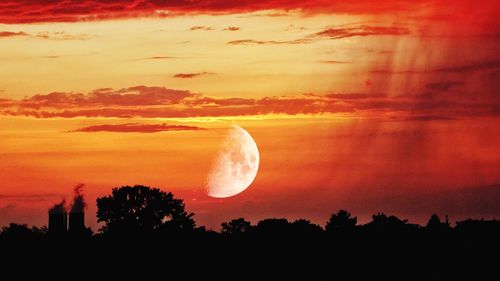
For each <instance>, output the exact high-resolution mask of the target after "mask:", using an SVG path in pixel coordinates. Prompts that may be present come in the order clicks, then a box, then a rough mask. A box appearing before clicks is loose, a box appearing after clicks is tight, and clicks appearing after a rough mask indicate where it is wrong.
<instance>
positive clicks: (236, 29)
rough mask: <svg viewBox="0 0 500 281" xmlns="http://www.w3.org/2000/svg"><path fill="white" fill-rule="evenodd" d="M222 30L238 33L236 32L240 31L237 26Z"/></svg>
mask: <svg viewBox="0 0 500 281" xmlns="http://www.w3.org/2000/svg"><path fill="white" fill-rule="evenodd" d="M224 30H225V31H238V30H240V28H239V27H237V26H228V27H226V28H224Z"/></svg>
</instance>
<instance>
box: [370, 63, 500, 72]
mask: <svg viewBox="0 0 500 281" xmlns="http://www.w3.org/2000/svg"><path fill="white" fill-rule="evenodd" d="M490 70H491V71H494V70H500V61H499V60H481V61H476V62H471V63H466V64H462V65H452V66H441V67H435V68H430V69H407V70H387V69H379V70H374V71H371V72H370V73H372V74H433V73H455V74H464V73H470V72H478V71H490Z"/></svg>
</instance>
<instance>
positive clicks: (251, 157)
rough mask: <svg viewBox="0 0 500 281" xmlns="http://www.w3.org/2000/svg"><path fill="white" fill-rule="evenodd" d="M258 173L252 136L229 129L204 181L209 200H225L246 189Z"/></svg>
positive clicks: (244, 131) (255, 148) (235, 126)
mask: <svg viewBox="0 0 500 281" xmlns="http://www.w3.org/2000/svg"><path fill="white" fill-rule="evenodd" d="M258 170H259V149H258V148H257V144H256V143H255V141H254V140H253V138H252V136H251V135H250V134H249V133H248V132H247V131H246V130H245V129H243V128H241V127H240V126H237V125H233V126H232V127H231V129H230V130H229V133H228V135H227V137H226V139H225V141H224V143H223V146H222V148H221V149H220V151H219V153H218V156H217V158H216V161H214V164H213V165H212V169H211V171H210V174H209V176H208V180H207V194H208V196H210V197H215V198H226V197H231V196H234V195H236V194H238V193H241V192H242V191H243V190H245V189H247V188H248V186H250V184H251V183H252V182H253V180H254V179H255V177H256V176H257V171H258Z"/></svg>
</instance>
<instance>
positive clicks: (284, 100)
mask: <svg viewBox="0 0 500 281" xmlns="http://www.w3.org/2000/svg"><path fill="white" fill-rule="evenodd" d="M444 82H446V81H444ZM435 93H437V92H435V91H434V92H432V93H431V94H435ZM438 94H440V93H438ZM475 97H476V99H475V100H474V101H470V99H458V98H457V97H456V96H454V95H440V96H439V98H434V96H433V95H427V94H421V95H405V96H387V95H384V94H363V93H332V94H327V95H315V94H304V95H298V96H280V97H264V98H260V99H251V98H214V97H206V96H203V95H200V94H193V93H191V92H188V91H180V90H172V89H168V88H164V87H146V86H136V87H130V88H125V89H121V90H113V89H99V90H95V91H93V92H90V93H88V94H81V93H59V92H54V93H50V94H46V95H40V94H39V95H35V96H32V97H30V98H25V99H23V100H6V99H3V100H0V114H1V115H10V116H31V117H36V118H53V117H61V118H74V117H91V118H92V117H115V118H131V117H137V118H185V117H221V116H248V115H268V114H282V115H297V114H320V115H322V114H342V115H348V116H351V117H363V118H376V119H387V120H401V121H407V120H418V121H429V120H450V119H454V118H471V117H482V116H499V115H500V103H499V102H498V100H493V101H492V100H491V99H489V98H488V96H485V97H481V96H477V95H475ZM92 129H95V128H92ZM98 129H102V128H98Z"/></svg>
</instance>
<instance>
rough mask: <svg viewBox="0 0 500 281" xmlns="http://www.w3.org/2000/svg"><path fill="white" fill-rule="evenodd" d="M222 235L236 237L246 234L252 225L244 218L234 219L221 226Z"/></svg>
mask: <svg viewBox="0 0 500 281" xmlns="http://www.w3.org/2000/svg"><path fill="white" fill-rule="evenodd" d="M221 227H222V233H223V234H227V235H238V234H242V233H248V232H249V231H250V230H251V229H252V224H251V223H250V222H249V221H246V220H245V219H244V218H239V219H234V220H231V221H229V222H224V223H222V224H221Z"/></svg>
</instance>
